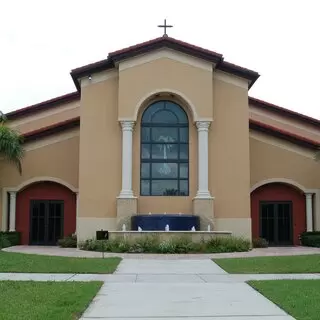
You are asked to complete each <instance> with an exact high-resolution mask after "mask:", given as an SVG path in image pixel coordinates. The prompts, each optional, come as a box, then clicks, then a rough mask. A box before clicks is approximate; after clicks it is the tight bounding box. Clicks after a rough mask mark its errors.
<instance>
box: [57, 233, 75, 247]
mask: <svg viewBox="0 0 320 320" xmlns="http://www.w3.org/2000/svg"><path fill="white" fill-rule="evenodd" d="M58 246H59V247H61V248H76V247H77V236H76V235H75V234H72V235H70V236H67V237H64V238H63V239H59V240H58Z"/></svg>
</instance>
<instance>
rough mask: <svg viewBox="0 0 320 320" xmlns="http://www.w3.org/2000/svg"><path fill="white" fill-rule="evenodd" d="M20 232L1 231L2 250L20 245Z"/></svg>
mask: <svg viewBox="0 0 320 320" xmlns="http://www.w3.org/2000/svg"><path fill="white" fill-rule="evenodd" d="M20 237H21V236H20V232H16V231H1V232H0V249H2V248H7V247H11V246H17V245H19V244H20Z"/></svg>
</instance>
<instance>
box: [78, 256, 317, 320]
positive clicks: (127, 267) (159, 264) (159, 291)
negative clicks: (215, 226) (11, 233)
mask: <svg viewBox="0 0 320 320" xmlns="http://www.w3.org/2000/svg"><path fill="white" fill-rule="evenodd" d="M113 276H114V277H119V276H120V278H118V279H121V277H125V276H129V277H130V276H131V277H134V278H135V279H130V280H129V281H124V282H111V281H107V282H105V283H104V285H103V286H102V288H101V290H100V291H99V293H98V295H97V296H96V297H95V299H94V301H93V302H92V303H91V305H90V306H89V308H88V309H87V310H86V312H85V313H84V314H83V317H82V318H81V319H82V320H93V319H96V320H97V319H105V320H125V319H126V320H130V319H131V320H133V319H149V320H156V319H158V320H159V319H164V320H173V319H175V320H179V319H181V320H182V319H192V320H204V319H214V320H258V319H259V320H261V319H263V320H289V319H293V318H292V317H290V316H288V315H287V314H286V313H285V312H284V311H283V310H281V309H280V308H279V307H277V306H276V305H275V304H273V303H272V302H270V301H269V300H268V299H266V298H264V297H263V296H262V295H260V294H259V293H258V292H256V291H255V290H254V289H252V288H251V287H250V286H249V285H247V284H246V283H244V282H243V281H245V280H247V279H250V278H251V277H253V276H252V275H241V276H240V275H233V276H232V275H229V274H227V273H226V272H225V271H223V270H222V269H221V268H220V267H219V266H218V265H216V264H215V263H213V262H212V261H211V260H209V259H208V260H188V261H186V260H153V259H143V260H142V259H127V260H123V261H122V262H121V263H120V265H119V267H118V270H117V271H116V273H115V275H113ZM256 276H257V277H256ZM261 276H263V275H255V277H253V278H260V277H261ZM264 276H266V275H264ZM299 276H300V277H301V278H303V277H308V278H310V275H308V276H301V275H299ZM312 277H314V278H316V277H318V278H319V279H320V275H312ZM267 278H269V279H270V278H273V276H270V275H269V277H267ZM280 278H281V277H280Z"/></svg>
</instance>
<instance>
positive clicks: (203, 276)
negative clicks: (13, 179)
mask: <svg viewBox="0 0 320 320" xmlns="http://www.w3.org/2000/svg"><path fill="white" fill-rule="evenodd" d="M204 271H205V270H204ZM281 279H300V280H308V279H318V280H320V274H315V273H310V274H227V273H225V274H215V273H208V270H207V272H206V273H182V274H177V273H172V274H169V273H164V274H154V273H150V272H146V273H130V274H126V273H123V274H122V273H117V274H78V273H74V274H73V273H9V272H8V273H0V281H4V280H10V281H61V282H64V281H103V282H107V283H218V282H227V283H230V282H232V283H236V282H246V281H249V280H281Z"/></svg>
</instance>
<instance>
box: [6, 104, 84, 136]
mask: <svg viewBox="0 0 320 320" xmlns="http://www.w3.org/2000/svg"><path fill="white" fill-rule="evenodd" d="M79 105H80V101H74V102H69V103H64V104H61V106H55V107H54V108H52V109H48V110H45V111H41V112H36V113H35V114H33V115H30V116H26V117H23V118H19V119H17V120H13V121H10V122H8V125H9V126H10V127H12V128H14V129H16V130H18V131H19V132H20V133H26V132H30V131H34V130H37V129H39V128H43V127H47V126H50V125H53V124H55V123H58V122H62V121H65V120H68V119H72V118H75V117H78V116H79V115H80V107H79ZM44 109H45V108H44Z"/></svg>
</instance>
